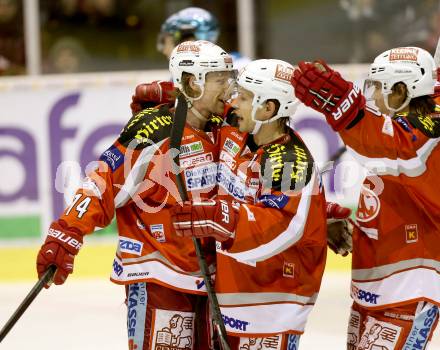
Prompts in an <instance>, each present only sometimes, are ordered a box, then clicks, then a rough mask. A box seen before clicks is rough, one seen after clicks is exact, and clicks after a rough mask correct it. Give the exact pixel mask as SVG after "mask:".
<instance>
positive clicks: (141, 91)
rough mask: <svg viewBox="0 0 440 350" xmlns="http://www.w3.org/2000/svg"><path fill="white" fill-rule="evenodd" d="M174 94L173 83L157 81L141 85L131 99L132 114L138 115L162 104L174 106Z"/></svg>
mask: <svg viewBox="0 0 440 350" xmlns="http://www.w3.org/2000/svg"><path fill="white" fill-rule="evenodd" d="M172 92H174V85H173V83H172V82H171V81H161V80H155V81H153V82H152V83H146V84H140V85H138V86H136V89H135V92H134V95H133V96H132V98H131V99H132V102H131V104H130V108H131V112H132V113H133V114H136V113H139V112H140V111H141V110H143V109H145V108H149V107H154V106H157V105H159V104H162V103H170V104H173V103H174V101H175V99H176V98H175V96H174V95H173V94H172Z"/></svg>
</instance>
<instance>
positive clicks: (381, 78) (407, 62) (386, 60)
mask: <svg viewBox="0 0 440 350" xmlns="http://www.w3.org/2000/svg"><path fill="white" fill-rule="evenodd" d="M435 73H436V70H435V62H434V59H433V58H432V56H431V54H430V53H429V52H428V51H426V50H423V49H421V48H418V47H398V48H394V49H391V50H387V51H385V52H383V53H381V54H380V55H379V56H377V57H376V58H375V60H374V62H373V63H372V64H371V66H370V69H369V72H368V78H367V80H366V85H367V84H369V83H371V82H379V83H381V91H382V94H383V96H384V102H385V106H386V107H387V108H388V109H389V110H390V111H394V112H397V111H399V110H401V109H403V108H404V107H406V106H407V105H408V104H409V102H410V100H411V99H412V98H415V97H419V96H424V95H431V94H432V93H434V85H435V82H436V75H435ZM399 82H402V83H404V84H405V85H406V88H407V91H408V92H407V94H408V95H407V98H406V100H405V101H404V103H403V104H402V105H401V106H400V107H399V108H398V109H393V108H390V107H389V105H388V95H389V94H391V92H392V88H393V86H394V84H396V83H399ZM364 91H365V88H364Z"/></svg>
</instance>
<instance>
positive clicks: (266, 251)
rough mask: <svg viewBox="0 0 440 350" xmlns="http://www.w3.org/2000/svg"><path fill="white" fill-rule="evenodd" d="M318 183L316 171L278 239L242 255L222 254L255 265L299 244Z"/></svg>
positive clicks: (241, 253)
mask: <svg viewBox="0 0 440 350" xmlns="http://www.w3.org/2000/svg"><path fill="white" fill-rule="evenodd" d="M317 181H318V177H317V174H316V169H314V170H313V173H312V177H311V180H310V181H309V183H308V184H307V185H306V186H305V187H304V188H303V190H302V193H301V199H300V200H299V204H298V209H297V211H296V214H295V215H294V216H293V218H292V220H291V221H290V223H289V226H288V227H287V229H286V230H285V231H283V232H281V233H280V234H279V235H278V236H277V237H276V238H274V239H273V240H272V241H270V242H268V243H266V244H263V245H261V246H259V247H257V248H254V249H251V250H247V251H244V252H240V253H228V252H222V254H226V255H229V256H231V257H232V258H234V259H235V260H237V261H240V262H243V263H245V264H250V265H254V264H255V263H256V262H259V261H263V260H266V259H269V258H271V257H273V256H275V255H277V254H279V253H280V252H282V251H284V250H286V249H287V248H289V247H290V246H292V245H294V244H295V243H296V242H298V241H299V240H300V239H301V237H302V236H303V233H304V227H305V224H306V222H307V215H308V212H309V208H310V203H311V199H312V195H313V191H314V188H315V187H316V186H317Z"/></svg>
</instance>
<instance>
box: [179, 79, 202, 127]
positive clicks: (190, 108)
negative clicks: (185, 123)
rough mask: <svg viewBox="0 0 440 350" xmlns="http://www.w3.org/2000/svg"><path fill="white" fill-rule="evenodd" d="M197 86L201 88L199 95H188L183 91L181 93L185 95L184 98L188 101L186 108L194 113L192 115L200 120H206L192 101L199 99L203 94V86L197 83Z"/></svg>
mask: <svg viewBox="0 0 440 350" xmlns="http://www.w3.org/2000/svg"><path fill="white" fill-rule="evenodd" d="M199 86H200V88H201V90H202V91H201V92H200V95H199V96H198V97H189V96H188V95H187V94H186V92H183V94H184V95H185V96H186V100H187V102H188V109H189V110H190V111H191V112H192V113H193V114H194V116H195V117H196V118H197V119H199V120H201V121H203V122H206V120H207V118H205V117H204V116H203V115H202V113H200V112H199V111H198V110H197V108H196V107H194V101H197V100H199V99H200V98H201V97H202V96H203V93H204V86H203V84H199Z"/></svg>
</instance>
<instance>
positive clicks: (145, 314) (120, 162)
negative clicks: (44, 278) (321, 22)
mask: <svg viewBox="0 0 440 350" xmlns="http://www.w3.org/2000/svg"><path fill="white" fill-rule="evenodd" d="M170 71H171V74H172V76H173V78H174V80H175V85H176V86H177V87H178V88H179V89H180V91H181V93H183V94H184V96H185V97H186V98H187V100H188V103H189V104H190V105H191V106H190V108H189V111H188V115H187V124H186V126H185V129H184V133H183V138H182V143H181V150H180V166H181V167H182V169H183V171H184V177H185V183H186V188H187V190H188V193H189V196H190V198H193V197H195V198H198V199H200V198H209V197H211V196H212V195H213V193H214V191H215V186H216V172H217V165H216V164H215V163H213V161H215V160H216V159H217V158H218V155H217V153H218V151H217V150H218V145H217V143H216V142H217V136H218V135H217V130H218V129H217V127H216V126H213V127H211V128H210V129H208V124H209V118H210V117H211V116H213V115H214V116H215V115H219V114H221V113H222V112H223V109H224V102H225V100H226V99H228V98H229V96H227V94H226V91H227V89H228V87H229V84H230V81H231V79H232V77H233V75H234V70H233V65H232V59H231V57H230V56H229V55H228V54H227V53H226V52H225V51H223V49H221V48H220V47H218V46H217V45H215V44H212V43H210V42H207V41H194V42H183V43H181V44H180V45H178V46H177V47H176V48H175V49H174V51H173V53H172V55H171V58H170ZM173 113H174V111H173V110H172V109H170V108H169V106H168V105H166V104H164V105H160V106H157V107H155V108H149V109H146V110H143V111H142V112H140V113H139V114H137V115H135V116H134V117H133V118H131V119H130V121H129V122H128V124H127V125H126V126H125V128H124V129H123V131H122V132H121V134H120V136H119V138H118V139H117V141H116V142H115V143H114V144H113V145H112V146H111V147H110V148H108V149H107V150H106V151H105V152H104V153H103V154H102V156H101V158H100V162H99V165H98V168H97V169H96V170H95V171H94V172H92V173H90V174H89V175H88V177H87V178H86V180H85V182H84V184H83V186H82V188H80V189H79V190H78V191H77V193H76V195H75V197H74V200H73V202H72V203H71V204H70V206H69V207H68V208H67V209H66V210H65V212H64V213H63V215H62V216H61V217H60V218H59V219H57V220H56V221H54V222H53V223H52V224H51V226H50V228H49V233H48V236H47V238H46V240H45V242H44V244H43V245H42V247H41V249H40V251H39V253H38V257H37V270H38V275H39V276H41V275H42V274H43V273H44V272H45V271H46V270H47V268H48V266H49V265H56V266H57V272H56V274H55V276H54V283H55V284H62V283H64V281H65V280H66V278H67V277H68V275H69V274H70V273H72V271H73V262H74V257H75V255H76V254H77V253H78V251H79V249H80V248H81V246H82V244H83V239H84V236H85V235H86V234H90V233H92V232H93V231H94V229H95V228H96V227H104V226H107V225H108V224H109V223H110V222H111V220H112V218H113V216H114V215H115V213H116V220H117V225H118V231H119V245H118V249H117V252H116V257H115V260H114V263H113V272H112V276H111V280H112V281H113V282H115V283H118V284H123V285H126V290H127V307H128V313H127V327H128V338H129V348H130V349H138V350H141V349H143V350H145V349H157V348H160V347H162V348H173V349H188V348H192V349H207V348H208V344H207V340H208V338H209V337H208V333H207V331H206V328H205V327H203V319H204V317H205V313H204V312H203V306H204V304H205V303H206V296H205V294H206V290H205V287H204V284H203V283H202V281H203V280H202V276H201V272H200V269H199V266H198V262H197V259H196V254H195V251H194V247H193V243H192V241H191V240H190V239H183V240H182V239H181V238H179V237H176V236H175V235H173V234H171V226H170V219H169V212H168V210H167V208H168V207H170V206H172V205H173V204H175V203H176V201H178V200H179V199H180V196H179V192H178V190H177V187H176V183H175V176H176V174H175V173H174V172H173V170H172V169H173V167H172V164H171V162H172V158H173V157H172V156H173V150H170V149H169V143H170V130H171V126H172V123H173V117H174V116H173ZM203 243H204V244H203V248H204V250H205V255H206V258H207V260H208V263H210V262H212V260H213V258H214V255H215V244H213V245H211V246H210V244H209V240H204V241H203ZM211 247H212V249H211ZM199 296H200V297H199ZM196 304H197V305H199V306H200V309H201V310H202V311H201V313H200V314H199V317H198V319H197V321H198V322H199V323H200V324H202V326H201V327H198V328H197V329H198V331H200V333H199V334H196V335H195V329H194V328H195V324H196V320H195V316H194V315H195V308H196ZM196 339H197V340H196Z"/></svg>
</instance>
